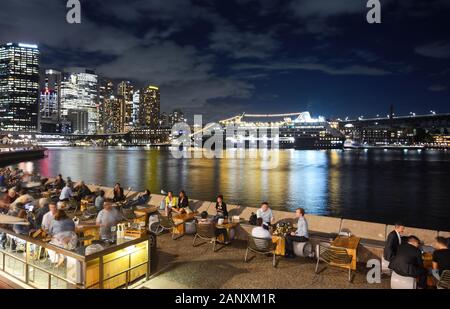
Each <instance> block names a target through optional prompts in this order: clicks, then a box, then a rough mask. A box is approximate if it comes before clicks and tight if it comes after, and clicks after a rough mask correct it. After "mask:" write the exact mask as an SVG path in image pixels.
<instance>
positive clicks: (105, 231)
mask: <svg viewBox="0 0 450 309" xmlns="http://www.w3.org/2000/svg"><path fill="white" fill-rule="evenodd" d="M121 220H122V216H121V215H120V212H119V211H118V210H117V209H115V208H114V207H113V205H112V203H109V202H105V204H104V205H103V210H102V211H100V212H99V213H98V215H97V220H96V222H97V225H98V226H100V236H101V238H102V239H113V234H112V233H111V227H113V226H115V225H117V223H119V222H120V221H121Z"/></svg>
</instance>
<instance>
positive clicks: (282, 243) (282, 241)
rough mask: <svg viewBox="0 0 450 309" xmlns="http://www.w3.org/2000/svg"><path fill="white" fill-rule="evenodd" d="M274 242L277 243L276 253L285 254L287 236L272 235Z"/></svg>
mask: <svg viewBox="0 0 450 309" xmlns="http://www.w3.org/2000/svg"><path fill="white" fill-rule="evenodd" d="M272 242H273V243H274V244H275V245H276V247H275V254H276V255H281V256H284V255H285V254H286V238H285V237H284V236H283V235H279V236H276V235H272Z"/></svg>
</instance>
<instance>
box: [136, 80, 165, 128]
mask: <svg viewBox="0 0 450 309" xmlns="http://www.w3.org/2000/svg"><path fill="white" fill-rule="evenodd" d="M159 111H160V93H159V88H158V87H155V86H148V87H146V88H144V89H142V91H141V94H140V106H139V125H140V126H141V127H148V128H157V127H158V126H159Z"/></svg>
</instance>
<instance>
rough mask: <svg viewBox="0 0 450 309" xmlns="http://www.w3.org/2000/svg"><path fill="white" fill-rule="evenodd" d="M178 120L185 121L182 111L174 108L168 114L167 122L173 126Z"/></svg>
mask: <svg viewBox="0 0 450 309" xmlns="http://www.w3.org/2000/svg"><path fill="white" fill-rule="evenodd" d="M179 122H186V119H185V118H184V113H183V112H182V111H181V110H180V109H174V110H173V112H172V113H170V115H169V124H170V126H174V125H175V124H177V123H179Z"/></svg>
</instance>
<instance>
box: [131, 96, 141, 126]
mask: <svg viewBox="0 0 450 309" xmlns="http://www.w3.org/2000/svg"><path fill="white" fill-rule="evenodd" d="M140 101H141V91H140V90H136V91H135V92H134V93H133V111H132V113H131V118H132V122H133V127H138V126H139V105H140V103H141V102H140Z"/></svg>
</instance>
